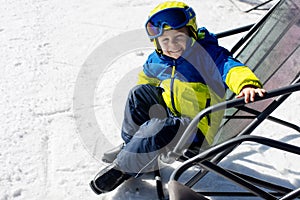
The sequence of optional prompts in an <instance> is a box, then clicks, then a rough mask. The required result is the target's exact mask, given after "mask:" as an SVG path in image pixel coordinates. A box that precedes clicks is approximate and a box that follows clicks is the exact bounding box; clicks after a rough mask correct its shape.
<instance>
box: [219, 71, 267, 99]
mask: <svg viewBox="0 0 300 200" xmlns="http://www.w3.org/2000/svg"><path fill="white" fill-rule="evenodd" d="M225 82H226V84H227V86H228V87H229V89H230V90H231V91H233V92H234V93H235V94H239V93H240V91H241V90H242V89H243V87H245V86H247V85H251V86H253V87H256V88H262V84H261V82H260V81H259V79H258V78H257V77H256V75H255V74H254V73H253V72H252V71H251V70H250V69H249V68H248V67H246V66H239V67H233V68H231V69H230V70H229V72H228V74H227V76H226V80H225Z"/></svg>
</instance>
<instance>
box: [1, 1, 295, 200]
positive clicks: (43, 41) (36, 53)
mask: <svg viewBox="0 0 300 200" xmlns="http://www.w3.org/2000/svg"><path fill="white" fill-rule="evenodd" d="M159 2H161V1H159V0H153V1H141V0H123V1H120V0H110V1H103V0H73V1H58V0H51V1H50V0H25V1H22V2H21V1H17V0H11V1H3V0H2V1H1V6H0V41H1V43H0V49H1V54H0V57H1V69H2V71H1V75H0V76H1V78H0V90H1V98H0V110H1V113H2V115H1V117H0V131H1V134H0V140H1V142H0V200H8V199H26V200H27V199H30V200H31V199H49V200H50V199H51V200H52V199H53V200H54V199H55V200H57V199H64V200H67V199H72V200H74V199H114V200H116V199H157V195H156V190H155V187H154V182H153V181H152V180H151V178H149V177H147V176H143V177H141V178H139V179H133V180H130V181H127V182H126V183H125V184H123V185H122V186H121V187H119V188H118V190H116V191H113V192H111V193H108V194H104V195H101V196H96V195H95V194H94V193H93V192H92V191H91V190H90V188H89V186H88V183H89V182H90V180H91V179H92V178H93V177H94V175H95V174H96V173H97V172H98V171H99V170H100V169H101V168H102V167H103V166H104V165H105V164H104V163H102V162H100V161H99V155H98V154H99V153H100V154H101V152H104V151H105V150H106V149H107V148H108V147H111V146H112V145H117V144H119V143H120V142H121V139H120V136H119V134H120V124H121V121H122V108H123V104H124V101H125V98H126V95H127V91H128V89H129V88H130V86H131V85H133V83H134V80H135V79H134V76H135V72H136V71H137V68H138V67H140V66H141V65H142V64H143V62H144V61H145V59H146V57H147V54H148V53H149V48H141V49H136V50H131V51H128V52H124V54H122V55H120V56H118V57H116V58H114V60H113V62H111V63H109V65H108V66H101V63H99V65H100V67H103V69H105V71H104V72H103V73H101V74H100V77H101V78H100V79H99V80H97V81H96V83H97V84H96V87H95V88H93V89H94V91H92V93H93V94H94V96H93V97H94V101H92V104H91V105H90V107H80V106H78V105H77V106H74V102H75V101H76V100H77V99H80V98H84V97H85V95H86V93H85V92H87V91H82V90H80V91H79V92H78V91H77V92H76V90H75V89H76V87H79V86H78V82H79V80H80V77H79V75H80V74H81V73H84V71H82V69H83V64H84V63H87V61H89V60H90V59H92V58H91V55H93V53H94V52H95V50H98V51H99V49H97V48H98V47H99V46H101V45H103V43H104V42H106V41H111V40H113V38H117V39H118V37H119V35H120V34H124V33H127V32H129V31H132V30H136V29H138V30H141V29H142V28H143V25H144V23H145V20H146V18H147V13H148V12H149V11H150V10H151V9H152V8H153V7H154V6H156V5H157V4H158V3H159ZM186 2H187V3H188V4H189V5H190V6H192V7H193V8H194V9H195V11H196V13H197V15H198V24H199V26H205V27H207V28H208V29H209V30H210V31H212V32H221V31H224V30H228V29H230V28H234V27H237V26H242V25H248V24H250V23H254V22H256V21H257V20H258V19H260V18H261V16H262V15H263V14H264V13H265V12H266V11H254V12H251V13H245V12H243V10H247V9H248V8H250V7H251V6H252V5H251V6H250V5H249V4H247V3H242V2H239V1H237V0H223V1H221V0H210V1H204V0H201V1H199V0H187V1H186ZM246 2H247V1H246ZM141 37H142V36H141ZM240 37H241V35H239V36H233V37H230V38H228V39H224V40H222V41H220V43H221V45H223V46H225V47H227V48H231V47H232V45H233V43H234V42H235V41H237V40H238V39H239V38H240ZM137 40H139V39H137ZM122 41H124V43H126V40H122ZM119 45H120V48H121V47H122V45H125V44H123V43H122V42H120V44H119ZM147 45H148V46H147ZM147 45H146V46H147V47H150V46H151V44H150V43H148V44H147ZM99 53H102V54H103V55H104V56H107V54H106V53H107V52H105V51H101V50H100V51H99ZM109 59H111V58H109ZM133 72H134V73H133ZM81 75H82V74H81ZM88 75H90V74H88ZM98 78H99V77H98ZM94 81H95V80H94ZM126 83H128V84H126ZM89 92H91V91H89ZM298 99H299V94H297V95H292V96H291V98H289V99H288V101H287V102H286V103H285V104H284V105H282V106H281V107H280V108H279V109H278V110H277V111H276V112H275V113H274V116H278V117H280V118H283V119H287V120H289V121H291V122H294V123H296V124H299V122H300V121H299V119H300V118H299V116H300V115H299V114H300V113H299V106H300V104H299V101H297V100H298ZM291 105H292V107H291ZM85 109H87V110H89V109H91V110H93V111H94V113H95V118H96V122H97V124H96V125H97V128H98V129H99V130H100V132H101V133H103V134H104V135H105V137H106V139H101V138H100V140H99V141H98V139H99V138H97V137H96V133H94V134H95V137H92V136H93V135H88V132H89V131H90V128H92V130H94V129H93V128H94V127H93V126H94V125H95V124H90V125H89V124H84V125H86V127H85V126H81V124H80V120H81V118H80V117H78V116H77V114H78V113H80V112H81V111H83V112H84V110H85ZM83 120H84V119H83ZM89 126H90V127H89ZM98 129H96V130H98ZM85 130H86V133H87V134H86V135H85V134H84V133H85ZM91 132H92V131H91ZM255 133H256V134H258V135H266V134H267V136H270V137H272V138H276V139H279V140H281V141H286V142H289V143H293V144H299V143H300V138H299V134H298V135H297V133H296V132H293V131H291V130H289V129H286V128H282V127H278V126H274V124H273V123H271V122H268V123H264V124H263V125H262V126H260V127H258V129H257V130H256V131H255ZM93 141H95V142H94V143H93ZM101 141H102V142H101ZM103 141H105V142H106V143H103ZM97 142H99V143H100V144H102V145H103V146H99V145H98V146H97V145H96V146H93V144H98V143H97ZM236 158H238V159H239V160H235V161H233V160H234V159H236ZM250 159H252V161H251V160H250ZM176 164H177V163H175V165H173V166H169V167H168V168H166V169H165V172H164V173H163V181H164V182H165V183H166V182H167V180H168V176H169V175H170V173H171V171H172V168H173V167H175V166H176ZM223 165H226V166H231V167H232V168H235V169H238V170H242V171H246V172H249V173H250V174H251V173H254V172H255V171H259V174H260V175H261V176H263V177H266V178H267V179H268V180H275V181H276V182H278V183H281V184H283V185H287V186H292V187H300V171H299V169H300V162H299V158H297V157H295V156H293V155H289V154H279V153H278V152H274V151H272V150H270V149H268V148H265V147H262V146H259V145H254V144H245V145H243V146H242V147H241V148H239V149H238V150H237V151H235V152H233V153H232V154H231V155H230V156H229V157H228V158H227V159H226V160H224V161H223ZM148 176H150V175H148ZM211 187H212V188H220V189H224V190H225V189H227V188H230V187H231V186H230V185H228V184H226V183H225V181H224V180H222V179H221V178H216V177H214V176H210V177H207V178H206V179H205V181H204V182H203V183H201V188H202V189H206V188H208V189H209V188H211ZM232 187H233V186H232ZM232 187H231V188H232ZM231 199H232V198H231Z"/></svg>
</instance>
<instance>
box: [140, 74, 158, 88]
mask: <svg viewBox="0 0 300 200" xmlns="http://www.w3.org/2000/svg"><path fill="white" fill-rule="evenodd" d="M137 84H138V85H141V84H150V85H153V86H159V84H160V80H159V79H157V78H152V77H149V76H147V75H146V74H145V72H144V71H141V72H140V73H139V75H138V82H137Z"/></svg>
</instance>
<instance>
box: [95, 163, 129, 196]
mask: <svg viewBox="0 0 300 200" xmlns="http://www.w3.org/2000/svg"><path fill="white" fill-rule="evenodd" d="M130 177H131V175H129V174H126V173H124V172H122V171H121V170H119V169H118V167H117V166H116V165H115V164H114V163H112V164H110V165H108V166H107V167H106V168H104V169H103V170H101V171H100V172H99V173H98V174H97V175H96V177H95V178H94V180H92V181H91V182H90V187H91V188H92V190H93V191H94V192H95V193H96V194H98V195H99V194H101V193H105V192H109V191H112V190H114V189H115V188H116V187H118V186H119V185H121V183H123V182H124V181H125V180H127V179H129V178H130Z"/></svg>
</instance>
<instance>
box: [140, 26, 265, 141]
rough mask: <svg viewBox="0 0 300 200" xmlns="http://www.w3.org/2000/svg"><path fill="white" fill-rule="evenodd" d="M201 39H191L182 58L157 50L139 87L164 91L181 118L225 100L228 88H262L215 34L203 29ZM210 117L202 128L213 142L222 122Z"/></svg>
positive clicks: (200, 124) (200, 31)
mask: <svg viewBox="0 0 300 200" xmlns="http://www.w3.org/2000/svg"><path fill="white" fill-rule="evenodd" d="M198 38H199V39H198V40H197V41H195V40H194V39H191V41H190V42H189V44H188V46H190V47H189V48H187V49H186V50H185V52H184V53H183V55H182V56H181V57H179V58H178V59H173V58H170V57H168V56H166V55H163V54H160V53H158V52H157V51H154V52H153V53H152V54H150V55H149V57H148V59H147V61H146V63H145V64H144V65H143V71H141V72H140V74H139V79H138V84H151V85H154V86H159V87H162V88H163V89H164V92H163V98H164V101H165V102H166V105H167V106H168V108H169V109H170V110H171V111H172V112H173V113H174V114H175V115H177V116H187V117H190V118H193V117H195V116H196V114H197V113H198V112H200V111H201V110H203V109H204V108H206V107H208V106H210V105H213V104H215V103H217V102H220V101H221V100H224V98H225V91H226V89H227V88H229V89H230V90H231V91H233V92H234V93H236V94H238V93H239V92H240V91H241V90H242V88H243V87H244V86H246V85H252V86H254V87H262V85H261V83H260V81H259V79H258V78H257V77H256V76H255V75H254V73H253V72H252V71H251V70H250V69H249V68H248V67H246V66H245V65H244V64H243V63H241V62H240V61H238V60H236V59H234V58H233V57H232V55H231V53H230V52H229V51H228V50H226V49H225V48H223V47H221V46H219V45H218V40H217V38H216V36H215V35H214V34H212V33H210V32H208V30H207V29H206V28H204V27H203V28H200V29H199V30H198ZM210 117H211V116H210ZM210 117H207V118H204V119H203V120H201V121H200V123H199V125H198V127H199V128H200V130H201V131H202V132H203V133H204V135H205V136H206V139H207V140H208V142H210V143H211V142H212V140H213V135H214V134H213V133H211V134H209V133H208V132H209V128H210V127H212V125H213V124H214V122H215V123H219V121H220V120H219V119H218V120H213V121H212V119H210ZM219 118H220V117H219ZM217 127H218V126H217Z"/></svg>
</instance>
